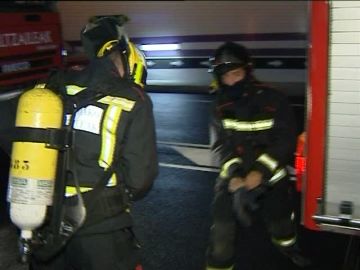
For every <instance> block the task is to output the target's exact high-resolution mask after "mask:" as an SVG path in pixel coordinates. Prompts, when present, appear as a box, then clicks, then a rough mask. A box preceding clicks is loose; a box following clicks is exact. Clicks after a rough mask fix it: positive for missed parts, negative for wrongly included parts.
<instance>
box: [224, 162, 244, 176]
mask: <svg viewBox="0 0 360 270" xmlns="http://www.w3.org/2000/svg"><path fill="white" fill-rule="evenodd" d="M235 163H238V164H241V163H242V160H241V158H239V157H237V158H232V159H230V160H228V161H226V162H225V163H224V164H223V165H222V167H221V171H220V177H222V178H226V177H229V172H228V170H229V167H230V166H231V165H233V164H235Z"/></svg>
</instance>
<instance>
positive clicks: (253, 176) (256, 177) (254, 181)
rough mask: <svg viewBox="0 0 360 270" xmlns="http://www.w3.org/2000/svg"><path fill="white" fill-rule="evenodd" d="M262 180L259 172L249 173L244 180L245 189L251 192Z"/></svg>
mask: <svg viewBox="0 0 360 270" xmlns="http://www.w3.org/2000/svg"><path fill="white" fill-rule="evenodd" d="M262 178H263V175H262V173H261V172H259V171H250V172H249V173H248V174H247V175H246V177H245V179H244V182H245V187H246V189H247V190H251V189H254V188H256V187H257V186H259V185H260V184H261V183H262V180H263V179H262Z"/></svg>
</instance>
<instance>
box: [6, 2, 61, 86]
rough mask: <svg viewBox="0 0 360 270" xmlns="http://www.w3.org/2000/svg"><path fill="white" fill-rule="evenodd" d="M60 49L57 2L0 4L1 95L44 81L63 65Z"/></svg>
mask: <svg viewBox="0 0 360 270" xmlns="http://www.w3.org/2000/svg"><path fill="white" fill-rule="evenodd" d="M61 50H62V40H61V25H60V17H59V14H58V13H57V12H56V10H55V2H54V1H1V2H0V93H4V92H5V91H8V90H15V89H24V88H26V87H28V86H31V85H33V84H34V82H35V81H39V80H41V79H42V78H45V77H46V76H47V75H48V74H49V71H50V70H51V69H53V68H57V67H60V66H61V64H62V61H61Z"/></svg>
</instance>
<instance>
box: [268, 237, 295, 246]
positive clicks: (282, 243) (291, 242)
mask: <svg viewBox="0 0 360 270" xmlns="http://www.w3.org/2000/svg"><path fill="white" fill-rule="evenodd" d="M271 241H272V242H273V243H274V245H276V246H279V247H290V246H293V245H294V244H295V243H296V235H295V236H293V237H290V238H287V239H276V238H274V237H272V238H271Z"/></svg>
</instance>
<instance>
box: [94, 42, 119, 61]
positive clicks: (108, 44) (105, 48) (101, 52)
mask: <svg viewBox="0 0 360 270" xmlns="http://www.w3.org/2000/svg"><path fill="white" fill-rule="evenodd" d="M118 43H119V41H118V40H117V39H114V40H110V41H108V42H106V43H105V44H104V45H103V46H102V47H101V48H100V50H99V51H98V53H97V57H103V56H104V54H105V52H106V51H109V50H110V49H111V48H112V47H114V46H115V45H116V44H118Z"/></svg>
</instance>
